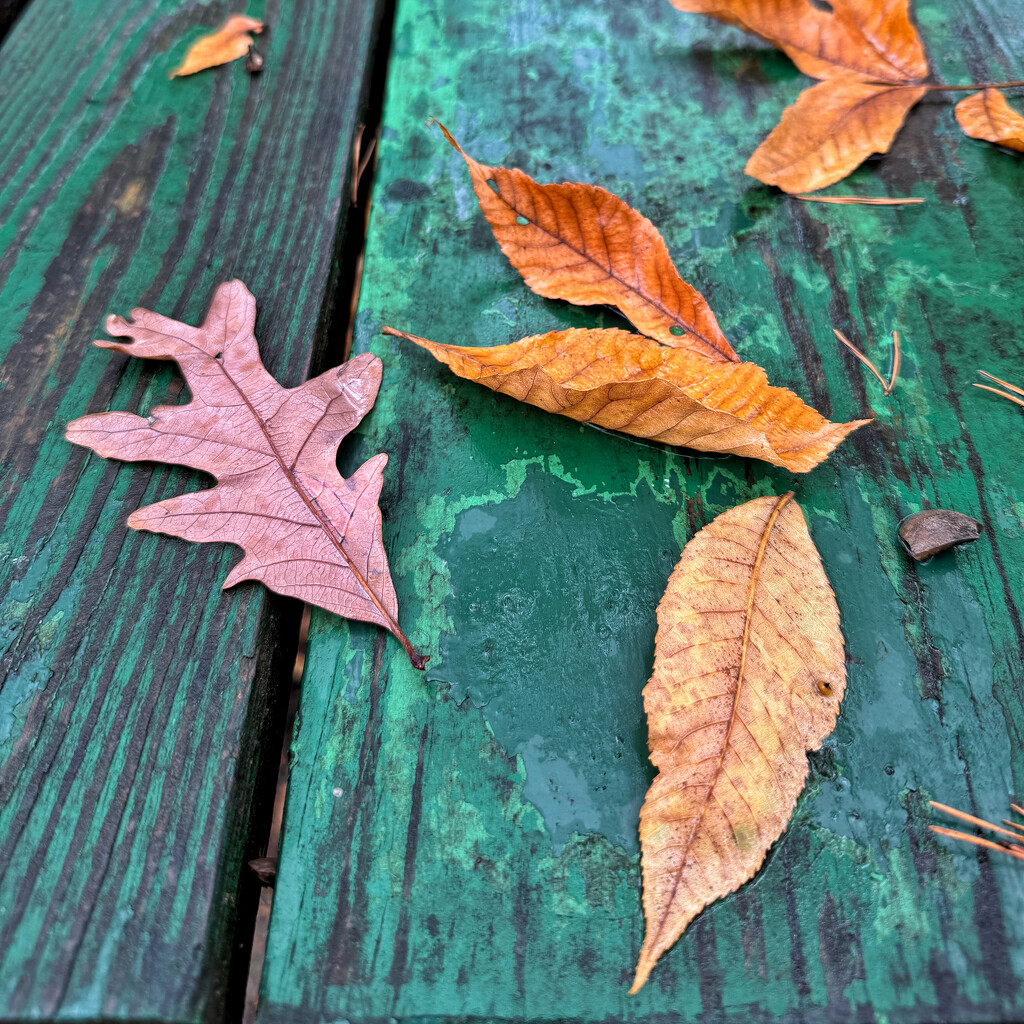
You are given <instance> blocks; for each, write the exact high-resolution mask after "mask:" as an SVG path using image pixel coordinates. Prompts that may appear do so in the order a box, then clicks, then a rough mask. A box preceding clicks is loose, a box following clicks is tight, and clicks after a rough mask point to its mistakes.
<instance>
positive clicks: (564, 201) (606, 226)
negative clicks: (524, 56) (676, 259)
mask: <svg viewBox="0 0 1024 1024" xmlns="http://www.w3.org/2000/svg"><path fill="white" fill-rule="evenodd" d="M438 127H439V128H440V129H441V131H442V132H444V136H445V138H446V139H447V140H448V141H449V142H450V143H451V144H452V146H454V147H455V149H457V150H458V151H459V153H461V154H462V157H463V159H464V160H465V161H466V166H467V167H468V168H469V174H470V178H471V179H472V182H473V191H474V192H475V193H476V197H477V200H478V201H479V203H480V209H481V210H482V211H483V214H484V216H485V217H486V218H487V221H488V223H489V224H490V225H491V230H492V231H493V232H494V237H495V238H496V239H497V242H498V245H500V246H501V251H502V252H503V253H504V254H505V255H506V256H507V257H508V258H509V261H510V262H511V263H512V266H514V267H515V268H516V270H518V271H519V273H520V274H522V275H523V279H524V280H525V281H526V283H527V284H528V285H529V286H530V287H531V288H532V289H533V290H534V291H535V292H537V294H538V295H543V296H544V297H545V298H548V299H566V300H568V301H569V302H575V303H578V304H579V305H582V306H593V305H608V306H615V307H616V308H617V309H619V310H620V311H621V312H622V314H623V315H624V316H625V317H626V319H628V320H629V321H630V322H631V323H632V324H633V325H634V326H635V327H636V328H637V330H639V331H640V332H641V333H643V334H646V335H648V336H649V337H652V338H657V339H658V341H660V342H662V343H663V344H665V345H671V346H673V347H676V348H689V349H691V350H692V351H694V352H697V353H698V354H700V355H702V356H706V357H709V358H711V359H731V360H733V361H736V362H738V361H739V357H738V356H737V355H736V353H735V352H734V351H733V350H732V346H731V345H730V344H729V342H728V341H727V340H726V337H725V335H724V334H723V333H722V331H721V328H719V326H718V322H717V321H716V320H715V315H714V313H712V312H711V309H710V307H709V306H708V304H707V302H706V301H705V300H704V297H703V296H702V295H701V294H700V292H698V291H697V290H696V289H695V288H692V287H691V286H690V285H688V284H687V283H686V282H685V281H684V280H683V279H682V278H681V277H680V276H679V273H678V271H677V270H676V268H675V266H674V265H673V263H672V259H671V257H670V256H669V254H668V248H667V246H666V245H665V242H664V240H663V239H662V237H661V235H660V234H659V233H658V229H657V228H655V226H654V225H653V224H652V223H651V222H650V221H649V220H648V219H647V218H646V217H644V216H642V215H641V214H639V213H637V212H636V210H634V209H632V208H631V207H630V206H628V205H627V204H626V203H624V202H623V201H622V200H621V199H620V198H619V197H618V196H615V195H612V193H611V192H608V191H606V190H605V189H603V188H598V187H597V186H595V185H582V184H571V183H564V184H561V185H540V184H538V183H537V182H535V181H534V180H533V179H532V178H530V177H529V176H527V175H526V174H524V173H523V172H522V171H519V170H515V169H513V170H508V169H507V168H504V167H488V166H486V165H484V164H481V163H477V161H476V160H474V159H473V158H472V157H470V156H467V155H466V153H465V152H463V150H462V147H461V146H460V145H459V144H458V143H457V142H456V141H455V139H453V138H452V136H451V135H450V134H449V132H448V130H447V129H446V128H445V127H444V125H442V124H440V123H438Z"/></svg>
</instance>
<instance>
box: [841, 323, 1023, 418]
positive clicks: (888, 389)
mask: <svg viewBox="0 0 1024 1024" xmlns="http://www.w3.org/2000/svg"><path fill="white" fill-rule="evenodd" d="M832 333H833V334H834V335H835V336H836V337H837V338H838V339H839V340H840V341H841V342H842V343H843V344H844V345H845V346H846V347H847V348H848V349H849V350H850V351H851V352H852V353H853V354H854V355H855V356H856V357H857V358H858V359H859V360H860V361H861V362H862V363H863V364H864V365H865V366H866V367H867V368H868V369H869V370H870V371H871V372H872V373H873V374H874V375H875V376H876V377H877V378H878V383H879V384H881V385H882V393H883V394H885V395H891V394H892V392H893V388H895V387H896V379H897V377H899V375H900V362H901V354H900V335H899V331H893V332H892V369H891V371H890V373H889V380H888V383H887V382H886V380H885V378H884V377H883V376H882V375H881V374H880V373H879V372H878V368H877V367H876V366H875V364H874V363H873V362H871V360H870V359H868V357H867V356H866V355H864V353H863V352H861V350H860V349H859V348H857V346H856V345H854V344H853V342H852V341H850V340H849V339H848V338H847V337H846V336H845V335H844V334H842V333H841V332H840V331H837V330H836V329H835V328H834V327H833V328H832ZM1021 394H1024V392H1021ZM1022 404H1024V403H1022Z"/></svg>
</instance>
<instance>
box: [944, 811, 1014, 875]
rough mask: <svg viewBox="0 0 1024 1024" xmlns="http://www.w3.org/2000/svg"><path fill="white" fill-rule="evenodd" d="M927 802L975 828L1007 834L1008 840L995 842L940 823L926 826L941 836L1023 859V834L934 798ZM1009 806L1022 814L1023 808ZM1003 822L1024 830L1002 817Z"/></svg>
mask: <svg viewBox="0 0 1024 1024" xmlns="http://www.w3.org/2000/svg"><path fill="white" fill-rule="evenodd" d="M928 802H929V803H930V804H931V806H932V807H934V808H935V809H936V810H937V811H942V812H943V813H944V814H948V815H949V816H950V817H953V818H959V819H960V820H961V821H966V822H968V823H969V824H971V825H975V826H976V827H977V828H981V829H985V830H986V831H988V832H995V833H997V834H999V835H1003V836H1009V841H1006V840H1003V842H1000V843H997V842H994V841H993V840H991V839H985V838H983V837H982V836H975V835H971V834H970V833H969V832H960V831H958V830H957V829H952V828H945V827H944V826H942V825H929V826H928V827H929V828H930V829H931V830H932V831H933V832H937V833H938V834H939V835H941V836H948V837H949V838H951V839H959V840H961V841H962V842H965V843H973V844H974V845H975V846H982V847H984V848H985V849H986V850H998V851H999V852H1000V853H1007V854H1009V855H1010V856H1011V857H1016V858H1017V859H1018V860H1024V836H1021V835H1020V834H1018V832H1010V831H1008V830H1007V829H1005V828H1000V827H999V826H998V825H993V824H992V822H990V821H985V820H984V819H983V818H976V817H975V816H974V815H973V814H966V813H965V812H964V811H958V810H957V809H956V808H955V807H949V806H947V805H946V804H940V803H937V802H936V801H935V800H929V801H928ZM1010 806H1011V807H1012V808H1013V809H1014V810H1015V811H1016V812H1017V813H1018V814H1020V815H1024V809H1021V808H1020V807H1018V806H1017V804H1011V805H1010ZM1003 824H1004V825H1009V826H1011V827H1012V828H1015V829H1018V830H1019V832H1024V826H1022V825H1018V824H1016V823H1015V822H1012V821H1007V820H1006V819H1005V818H1004V819H1003Z"/></svg>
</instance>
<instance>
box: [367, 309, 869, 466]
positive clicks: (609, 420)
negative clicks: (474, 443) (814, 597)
mask: <svg viewBox="0 0 1024 1024" xmlns="http://www.w3.org/2000/svg"><path fill="white" fill-rule="evenodd" d="M383 330H384V333H385V334H390V335H393V336H396V337H399V338H405V339H406V340H407V341H412V342H414V343H415V344H417V345H419V346H421V347H422V348H425V349H426V350H427V351H428V352H429V353H430V354H431V355H432V356H434V358H435V359H437V360H438V361H439V362H442V363H444V364H446V365H447V366H448V367H449V368H450V369H451V370H452V372H453V373H455V374H457V375H458V376H460V377H464V378H466V379H467V380H473V381H476V382H477V383H479V384H483V385H484V386H485V387H488V388H490V389H491V390H492V391H497V392H499V393H500V394H505V395H509V396H510V397H512V398H515V399H517V400H518V401H521V402H527V403H529V404H530V405H535V406H537V407H538V408H541V409H544V410H546V411H547V412H553V413H558V414H560V415H562V416H568V417H570V418H571V419H574V420H578V421H580V422H587V423H594V424H596V425H598V426H601V427H606V428H608V429H610V430H619V431H622V432H623V433H626V434H631V435H633V436H634V437H643V438H648V439H650V440H654V441H662V442H664V443H666V444H674V445H680V446H684V447H687V448H694V449H696V450H698V451H709V452H724V453H727V454H732V455H739V456H742V457H745V458H753V459H761V460H763V461H765V462H769V463H771V464H772V465H773V466H781V467H783V468H785V469H789V470H791V471H792V472H795V473H805V472H807V471H808V470H810V469H813V468H814V467H815V466H816V465H818V463H819V462H821V461H823V460H824V459H825V458H827V457H828V455H829V454H830V453H831V452H832V451H833V450H834V449H835V447H836V446H837V445H838V444H839V443H840V442H841V441H842V440H843V438H844V437H846V435H847V434H849V433H850V432H851V431H853V430H855V429H856V428H857V427H859V426H861V425H862V424H864V423H867V422H868V421H867V420H854V421H853V422H851V423H830V422H829V421H828V420H826V419H825V418H824V417H823V416H821V415H820V414H819V413H817V412H815V410H814V409H812V408H810V407H809V406H807V405H805V404H804V403H803V402H802V401H801V400H800V399H799V398H798V397H797V396H796V395H795V394H793V392H792V391H789V390H787V389H786V388H777V387H772V386H771V385H770V384H769V383H768V379H767V377H766V376H765V372H764V370H762V369H761V368H760V367H759V366H755V365H754V364H753V363H732V362H721V361H719V362H711V361H710V360H708V359H705V358H704V357H702V356H698V355H694V354H693V353H692V352H689V351H687V350H686V349H671V348H665V347H664V346H662V345H659V344H658V343H657V342H656V341H654V340H652V339H650V338H645V337H643V336H642V335H638V334H631V333H630V332H628V331H619V330H585V329H571V330H565V331H554V332H551V333H549V334H541V335H537V336H535V337H531V338H524V339H523V340H522V341H517V342H514V343H513V344H511V345H497V346H494V347H493V348H460V347H459V346H456V345H443V344H438V343H436V342H432V341H428V340H427V339H425V338H419V337H416V336H415V335H412V334H406V333H405V332H403V331H397V330H394V329H393V328H391V327H385V328H384V329H383Z"/></svg>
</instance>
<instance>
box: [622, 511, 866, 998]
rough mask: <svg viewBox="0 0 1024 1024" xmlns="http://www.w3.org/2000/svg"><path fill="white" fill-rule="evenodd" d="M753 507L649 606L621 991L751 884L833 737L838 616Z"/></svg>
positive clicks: (820, 574) (692, 550) (823, 589)
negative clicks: (648, 774)
mask: <svg viewBox="0 0 1024 1024" xmlns="http://www.w3.org/2000/svg"><path fill="white" fill-rule="evenodd" d="M792 497H793V496H792V492H790V493H789V494H786V495H783V496H782V497H781V498H775V497H766V498H755V499H754V500H753V501H748V502H747V503H746V504H744V505H740V506H738V507H737V508H734V509H731V510H729V511H728V512H724V513H722V515H720V516H718V517H717V518H716V519H715V520H714V521H712V522H711V523H710V524H709V525H708V526H706V527H704V529H703V530H701V531H700V532H699V533H698V534H697V535H696V536H695V537H694V538H693V539H692V540H691V541H690V542H689V543H688V544H687V545H686V547H685V549H684V550H683V554H682V557H681V558H680V560H679V563H678V565H677V566H676V567H675V569H674V570H673V572H672V575H671V577H670V579H669V582H668V588H667V590H666V591H665V596H664V597H663V598H662V600H661V603H660V604H659V605H658V633H657V638H656V641H655V651H654V671H653V674H652V675H651V678H650V681H649V682H648V684H647V686H646V687H645V688H644V708H645V710H646V712H647V722H648V733H649V745H650V749H651V761H652V762H653V764H654V765H655V767H656V768H657V769H658V775H657V776H656V777H655V779H654V782H653V783H652V784H651V788H650V789H649V790H648V792H647V797H646V799H645V801H644V805H643V809H642V811H641V813H640V846H641V859H642V867H643V903H644V917H645V919H646V934H645V936H644V943H643V948H642V949H641V951H640V957H639V962H638V964H637V969H636V978H635V980H634V982H633V987H632V988H631V989H630V992H636V991H638V990H639V989H640V988H641V987H642V986H643V984H644V983H645V982H646V980H647V977H648V975H649V974H650V972H651V969H652V968H653V967H654V965H655V964H656V963H657V961H658V959H659V958H660V957H661V956H662V955H663V954H664V953H665V952H666V951H667V950H668V949H669V948H670V947H671V946H672V945H673V944H674V943H675V942H676V940H677V939H678V938H679V936H680V935H682V933H683V931H684V930H685V929H686V927H687V926H688V925H689V924H690V922H691V921H692V920H693V919H694V918H695V917H696V916H697V914H698V913H700V911H701V910H702V909H703V908H704V907H706V906H707V905H708V904H709V903H712V902H713V901H715V900H717V899H719V898H721V897H722V896H725V895H726V894H728V893H730V892H732V891H733V890H734V889H736V888H737V887H738V886H739V885H741V884H742V883H743V882H745V881H747V880H748V879H750V878H752V877H753V876H754V874H755V873H756V871H757V870H758V868H759V867H760V866H761V864H762V862H763V861H764V858H765V854H766V853H767V851H768V849H769V847H770V846H771V845H772V844H773V843H774V842H775V840H776V839H778V837H779V836H780V835H781V834H782V832H783V830H784V829H785V827H786V824H787V823H788V821H789V819H790V816H791V815H792V812H793V808H794V806H795V804H796V801H797V797H798V796H799V795H800V792H801V791H802V789H803V787H804V782H805V781H806V778H807V770H808V766H807V751H809V750H816V749H818V747H820V746H821V743H822V741H823V740H824V739H825V737H826V736H828V734H829V733H830V732H831V731H832V729H833V727H834V726H835V722H836V717H837V715H838V713H839V703H840V701H841V700H842V698H843V693H844V691H845V688H846V666H845V659H844V654H843V637H842V633H841V632H840V629H839V611H838V608H837V607H836V602H835V595H834V594H833V593H832V588H831V587H830V586H829V582H828V579H827V577H826V576H825V570H824V568H823V567H822V564H821V559H820V557H819V556H818V552H817V550H816V548H815V547H814V543H813V541H812V540H811V538H810V535H809V534H808V532H807V526H806V524H805V522H804V517H803V513H802V512H801V510H800V507H799V506H798V505H797V504H796V502H794V501H793V500H792Z"/></svg>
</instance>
